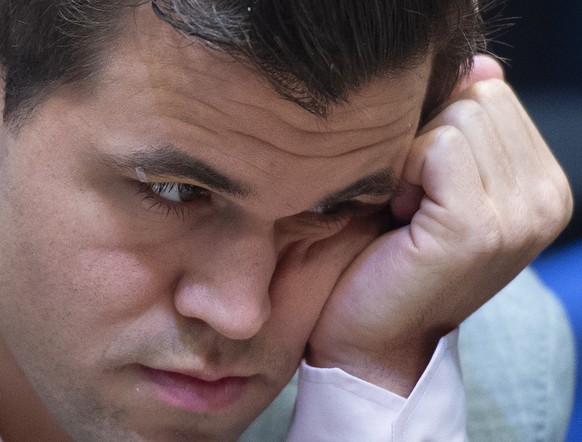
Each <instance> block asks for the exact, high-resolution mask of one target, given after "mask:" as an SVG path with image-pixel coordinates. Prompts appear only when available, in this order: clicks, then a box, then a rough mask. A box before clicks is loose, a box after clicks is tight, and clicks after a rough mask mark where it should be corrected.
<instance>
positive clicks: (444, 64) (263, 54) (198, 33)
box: [0, 0, 485, 126]
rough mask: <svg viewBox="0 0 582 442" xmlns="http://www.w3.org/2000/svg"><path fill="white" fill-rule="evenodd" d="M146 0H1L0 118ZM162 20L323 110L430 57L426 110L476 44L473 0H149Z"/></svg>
mask: <svg viewBox="0 0 582 442" xmlns="http://www.w3.org/2000/svg"><path fill="white" fill-rule="evenodd" d="M144 3H148V2H147V1H144V0H141V1H140V0H0V64H1V65H2V66H1V67H2V74H3V76H4V80H5V102H4V104H5V106H4V115H3V118H4V121H5V122H7V123H11V124H13V125H15V126H19V125H22V124H24V123H25V122H26V119H27V118H28V117H29V116H30V114H31V113H32V112H33V111H34V109H35V107H36V106H37V105H38V104H39V103H41V102H42V101H43V99H45V98H46V97H47V96H48V95H49V94H50V93H51V92H52V91H54V90H55V88H57V87H59V86H61V85H63V84H69V83H77V82H82V81H87V80H89V81H90V79H91V78H92V77H94V76H95V75H96V73H98V72H99V69H100V67H102V66H103V63H104V60H105V58H104V57H103V56H104V55H106V53H107V47H108V45H110V44H112V43H114V42H115V39H116V38H118V36H119V35H120V34H121V33H122V31H123V28H122V27H123V23H124V20H123V18H124V17H126V16H127V14H129V13H130V10H131V8H133V7H135V6H138V5H141V4H144ZM151 6H152V8H153V9H154V11H155V12H156V14H157V15H158V17H160V18H161V19H162V20H165V21H166V22H168V23H169V24H171V25H172V26H173V27H174V28H175V29H177V30H178V31H180V32H182V33H183V34H185V35H187V36H189V37H191V38H193V39H196V40H198V41H200V42H202V43H203V44H206V45H208V46H209V47H211V48H212V49H214V50H217V51H222V52H226V53H228V54H230V55H232V56H234V57H235V58H237V59H238V60H240V61H242V62H244V63H247V64H249V65H250V66H251V67H253V68H254V69H255V70H256V71H257V72H258V73H260V74H261V75H263V76H264V77H265V78H266V79H267V80H268V81H269V83H270V84H271V85H272V87H273V88H274V90H276V91H277V92H278V93H279V94H280V95H281V96H282V97H284V98H285V99H288V100H291V101H293V102H296V103H297V104H299V105H301V106H302V107H304V108H305V109H307V110H308V111H310V112H312V113H314V114H316V115H320V116H325V115H326V113H327V110H328V108H329V106H330V105H333V104H337V103H341V102H344V101H346V100H347V99H348V98H349V94H350V93H352V92H357V90H358V89H360V88H362V87H363V86H365V85H366V84H368V83H369V82H370V81H371V80H374V79H377V78H380V77H383V76H387V75H390V74H397V73H399V72H403V71H405V70H407V69H410V68H412V67H414V66H416V65H418V64H419V63H420V62H422V61H423V60H424V59H426V57H427V56H428V55H429V53H431V54H432V56H433V72H432V75H431V80H430V85H429V90H428V95H427V99H426V102H425V108H424V110H423V114H424V115H426V114H428V113H429V112H430V111H431V110H432V109H434V108H436V107H437V106H438V105H439V104H440V103H442V102H443V101H444V100H445V99H446V97H447V96H448V95H449V94H450V92H451V91H452V89H453V87H454V85H455V83H456V81H457V80H458V78H459V76H460V75H462V74H463V73H464V72H466V71H467V70H468V69H469V68H470V65H471V61H472V57H473V55H474V54H475V53H476V52H479V51H481V50H484V48H485V35H484V34H485V30H484V24H483V20H482V18H481V13H480V9H479V8H480V5H479V3H478V1H477V0H152V1H151Z"/></svg>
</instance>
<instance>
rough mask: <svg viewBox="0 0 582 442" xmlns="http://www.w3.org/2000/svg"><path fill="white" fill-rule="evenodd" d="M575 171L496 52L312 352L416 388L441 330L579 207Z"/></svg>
mask: <svg viewBox="0 0 582 442" xmlns="http://www.w3.org/2000/svg"><path fill="white" fill-rule="evenodd" d="M572 204H573V203H572V194H571V191H570V188H569V185H568V181H567V179H566V177H565V175H564V173H563V171H562V169H561V168H560V166H559V164H558V163H557V162H556V159H555V158H554V156H553V155H552V153H551V151H550V149H549V148H548V146H547V145H546V143H545V141H544V140H543V138H542V137H541V135H540V134H539V132H538V130H537V129H536V127H535V125H534V124H533V122H532V121H531V119H530V117H529V116H528V115H527V113H526V111H525V110H524V109H523V107H522V105H521V104H520V102H519V100H518V99H517V98H516V96H515V94H514V92H513V91H512V89H511V88H510V87H509V86H508V85H507V84H506V83H505V82H504V81H503V78H502V72H501V68H500V67H499V66H498V65H497V64H496V62H495V61H493V60H492V59H490V58H488V57H485V56H478V57H477V58H476V59H475V64H474V69H473V72H472V75H471V76H470V77H469V78H466V79H464V80H463V82H462V84H460V85H459V87H458V88H457V90H456V91H455V93H454V94H453V97H452V98H451V100H450V102H449V103H448V104H447V106H445V107H444V108H443V109H442V110H441V111H440V113H438V115H436V116H435V117H434V118H433V119H432V120H431V121H430V122H429V123H428V124H427V125H426V126H425V127H423V128H422V129H421V130H420V131H419V133H418V135H417V138H416V139H415V142H414V145H413V147H412V149H411V151H410V154H409V157H408V159H407V162H406V165H405V169H404V172H403V175H402V183H401V185H400V189H399V192H398V193H397V195H396V196H395V197H394V198H393V199H392V201H391V210H392V215H393V218H394V219H395V220H397V221H398V222H399V225H401V226H402V227H399V228H397V229H395V230H392V231H390V232H388V233H386V234H384V235H382V236H381V237H379V238H378V239H377V240H375V241H374V242H373V243H372V244H371V245H369V246H368V247H367V248H366V249H365V250H364V251H363V252H362V253H361V254H360V255H359V256H358V257H357V259H356V260H355V261H354V262H353V263H352V264H351V265H350V266H349V267H348V268H347V270H346V271H345V272H344V273H343V274H342V276H341V278H340V279H339V281H338V283H337V284H336V286H335V288H334V290H333V292H332V294H331V295H330V297H329V299H328V301H327V304H326V305H325V308H324V310H323V312H322V314H321V316H320V319H319V321H318V323H317V325H316V328H315V329H314V331H313V334H312V336H311V339H310V343H309V345H310V350H309V353H308V362H309V363H310V364H312V365H314V366H319V367H332V366H335V367H340V368H342V369H344V370H345V371H346V372H348V373H351V374H353V375H355V376H358V377H360V378H363V379H366V380H369V381H371V382H373V383H375V384H377V385H380V386H384V387H385V388H388V389H390V390H392V391H394V392H396V393H400V394H402V395H407V394H408V393H410V391H411V389H412V387H413V386H414V385H415V383H416V381H417V380H418V377H419V376H420V374H421V373H422V371H423V370H424V368H425V366H426V364H427V362H428V360H429V358H430V356H431V354H432V351H433V350H434V347H435V345H436V343H437V341H438V339H439V338H440V337H441V336H443V335H444V334H446V333H447V332H448V331H450V330H452V329H453V328H455V327H457V326H458V325H459V324H460V323H461V322H462V321H463V320H464V319H465V318H467V317H468V316H469V315H470V314H471V313H473V312H474V311H475V310H476V309H478V308H479V307H480V306H481V305H482V304H484V303H485V302H486V301H487V300H489V299H490V298H491V297H492V296H493V295H495V294H496V293H497V292H498V291H499V290H500V289H501V288H503V287H504V286H505V285H506V284H507V283H509V282H510V281H511V279H513V278H514V277H515V276H516V275H517V274H518V273H519V272H520V271H521V270H522V269H523V268H524V267H526V266H527V265H528V263H529V262H530V261H531V260H532V259H534V258H535V257H536V255H538V254H539V253H540V252H541V251H542V250H543V249H544V248H545V247H546V246H548V245H549V244H550V243H551V242H552V241H553V240H554V239H555V237H556V236H557V235H558V234H559V232H560V231H561V230H562V229H563V228H564V227H565V226H566V224H567V222H568V221H569V219H570V216H571V213H572Z"/></svg>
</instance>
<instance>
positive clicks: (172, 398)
mask: <svg viewBox="0 0 582 442" xmlns="http://www.w3.org/2000/svg"><path fill="white" fill-rule="evenodd" d="M142 368H143V371H144V373H145V375H146V377H147V378H148V380H149V381H150V382H151V384H152V386H153V390H154V392H155V396H156V398H157V399H158V400H159V401H161V402H164V403H166V404H168V405H170V406H172V407H176V408H181V409H185V410H189V411H192V412H194V413H211V412H217V411H221V410H224V409H226V408H228V407H229V406H231V405H233V404H234V403H235V402H236V401H237V400H238V399H239V398H240V397H241V396H242V394H243V392H244V389H245V387H246V385H247V384H248V382H249V379H250V378H249V377H239V376H232V377H221V378H218V379H214V380H204V379H202V377H203V376H196V375H194V376H191V375H186V374H182V373H177V372H174V371H168V370H158V369H155V368H151V367H145V366H142Z"/></svg>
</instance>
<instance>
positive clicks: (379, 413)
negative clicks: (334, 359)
mask: <svg viewBox="0 0 582 442" xmlns="http://www.w3.org/2000/svg"><path fill="white" fill-rule="evenodd" d="M466 440H467V438H466V404H465V393H464V390H463V380H462V375H461V368H460V362H459V354H458V330H454V331H453V332H451V333H449V334H448V335H447V336H445V337H443V338H441V340H440V341H439V343H438V346H437V348H436V350H435V353H434V354H433V356H432V359H431V361H430V363H429V365H428V366H427V368H426V370H425V371H424V373H423V375H422V376H421V378H420V379H419V381H418V383H417V384H416V386H415V387H414V390H413V391H412V393H411V394H410V396H409V397H408V398H407V399H405V398H403V397H401V396H398V395H396V394H394V393H391V392H390V391H388V390H385V389H383V388H380V387H378V386H376V385H373V384H370V383H368V382H366V381H363V380H361V379H358V378H356V377H354V376H351V375H349V374H347V373H346V372H344V371H343V370H341V369H339V368H314V367H310V366H308V365H307V364H306V363H305V361H304V362H302V364H301V367H300V368H299V385H298V394H297V402H296V408H295V416H294V420H293V423H292V425H291V430H290V432H289V435H288V438H287V441H288V442H304V441H310V442H311V441H313V442H315V441H333V442H342V441H345V442H348V441H349V442H352V441H366V442H376V441H378V442H380V441H382V442H419V441H427V442H428V441H432V442H440V441H443V442H463V441H466Z"/></svg>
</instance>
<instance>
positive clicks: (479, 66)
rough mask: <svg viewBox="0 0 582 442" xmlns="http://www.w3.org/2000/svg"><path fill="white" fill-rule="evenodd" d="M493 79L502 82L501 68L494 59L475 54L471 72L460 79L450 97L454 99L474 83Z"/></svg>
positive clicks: (503, 76) (503, 75) (502, 73)
mask: <svg viewBox="0 0 582 442" xmlns="http://www.w3.org/2000/svg"><path fill="white" fill-rule="evenodd" d="M493 78H495V79H498V80H504V78H505V74H504V72H503V67H502V66H501V64H500V63H499V61H497V60H496V59H495V58H494V57H492V56H490V55H485V54H477V55H475V57H473V66H472V68H471V71H470V72H469V73H468V74H467V75H465V76H463V77H462V78H461V79H460V81H459V83H458V84H457V86H456V87H455V89H454V91H453V93H452V95H451V96H452V97H453V98H454V97H455V96H457V95H459V94H460V93H462V92H463V91H465V90H466V89H468V88H469V87H471V86H472V85H474V84H475V83H477V82H479V81H484V80H491V79H493Z"/></svg>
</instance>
